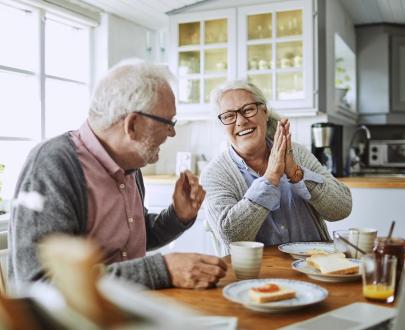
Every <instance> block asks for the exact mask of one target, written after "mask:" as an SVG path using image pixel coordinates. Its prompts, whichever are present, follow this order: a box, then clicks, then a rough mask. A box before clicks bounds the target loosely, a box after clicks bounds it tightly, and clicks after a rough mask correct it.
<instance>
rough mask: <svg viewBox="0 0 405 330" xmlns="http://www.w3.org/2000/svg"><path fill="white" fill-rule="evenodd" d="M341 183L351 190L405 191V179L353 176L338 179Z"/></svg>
mask: <svg viewBox="0 0 405 330" xmlns="http://www.w3.org/2000/svg"><path fill="white" fill-rule="evenodd" d="M338 180H339V181H340V182H343V183H344V184H346V185H347V186H348V187H349V188H388V189H390V188H397V189H405V176H404V177H390V176H387V177H384V176H372V175H370V176H352V177H345V178H338Z"/></svg>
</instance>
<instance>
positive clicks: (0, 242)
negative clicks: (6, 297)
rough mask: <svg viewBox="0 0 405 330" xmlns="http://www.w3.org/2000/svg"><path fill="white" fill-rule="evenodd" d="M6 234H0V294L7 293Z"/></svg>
mask: <svg viewBox="0 0 405 330" xmlns="http://www.w3.org/2000/svg"><path fill="white" fill-rule="evenodd" d="M7 239H8V232H7V231H6V230H5V231H1V232H0V292H2V293H3V294H6V293H7V271H8V260H7V259H8V241H7Z"/></svg>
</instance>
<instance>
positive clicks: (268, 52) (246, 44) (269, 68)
mask: <svg viewBox="0 0 405 330" xmlns="http://www.w3.org/2000/svg"><path fill="white" fill-rule="evenodd" d="M312 36H313V18H312V4H311V1H289V2H275V3H268V4H265V5H256V6H246V7H241V8H238V45H239V47H238V59H239V60H238V63H239V65H238V71H237V74H238V78H241V79H246V80H249V81H251V82H253V83H254V84H256V85H257V86H258V87H260V88H261V90H262V91H263V92H264V94H265V96H266V98H267V100H268V101H269V103H270V104H271V106H272V107H273V108H275V109H278V110H280V109H303V108H312V107H313V100H314V91H313V89H314V88H313V86H314V83H313V81H314V71H313V68H314V66H313V48H314V45H313V39H312Z"/></svg>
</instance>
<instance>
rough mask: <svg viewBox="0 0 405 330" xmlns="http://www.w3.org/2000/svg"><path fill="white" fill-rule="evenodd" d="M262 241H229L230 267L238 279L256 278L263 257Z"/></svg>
mask: <svg viewBox="0 0 405 330" xmlns="http://www.w3.org/2000/svg"><path fill="white" fill-rule="evenodd" d="M263 246H264V244H263V243H260V242H249V241H242V242H232V243H230V251H231V262H232V268H233V271H234V272H235V275H236V278H237V279H238V280H246V279H250V278H257V277H258V276H259V273H260V267H261V264H262V259H263Z"/></svg>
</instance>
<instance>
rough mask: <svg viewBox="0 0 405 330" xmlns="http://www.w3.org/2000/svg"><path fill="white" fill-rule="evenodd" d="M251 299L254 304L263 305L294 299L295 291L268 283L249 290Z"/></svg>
mask: <svg viewBox="0 0 405 330" xmlns="http://www.w3.org/2000/svg"><path fill="white" fill-rule="evenodd" d="M249 297H250V299H251V300H253V301H254V302H257V303H260V304H261V303H266V302H271V301H279V300H285V299H291V298H294V297H295V291H294V290H292V289H289V288H283V287H280V286H279V285H277V284H273V283H268V284H265V285H263V286H260V287H256V288H251V289H250V290H249Z"/></svg>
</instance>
